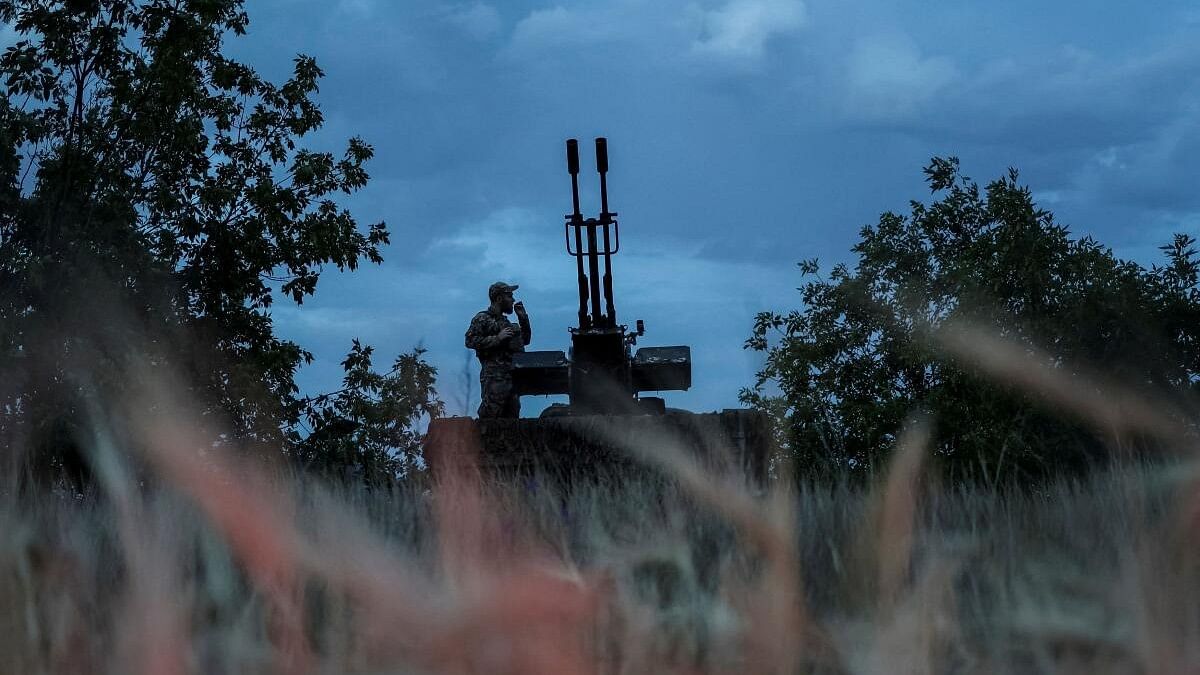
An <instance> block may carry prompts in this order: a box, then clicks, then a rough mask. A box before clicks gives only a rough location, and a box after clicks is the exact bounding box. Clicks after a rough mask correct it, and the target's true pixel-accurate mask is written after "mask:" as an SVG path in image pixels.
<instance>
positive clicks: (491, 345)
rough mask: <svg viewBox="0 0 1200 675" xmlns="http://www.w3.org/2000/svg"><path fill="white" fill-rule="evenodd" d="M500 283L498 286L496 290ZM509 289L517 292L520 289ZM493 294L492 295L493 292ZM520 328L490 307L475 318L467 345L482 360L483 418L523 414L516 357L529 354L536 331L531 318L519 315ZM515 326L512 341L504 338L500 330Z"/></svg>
mask: <svg viewBox="0 0 1200 675" xmlns="http://www.w3.org/2000/svg"><path fill="white" fill-rule="evenodd" d="M496 285H499V284H494V285H493V288H494V287H495V286H496ZM509 288H512V289H516V286H510V287H509ZM489 294H490V293H489ZM517 320H518V321H519V322H520V325H519V326H514V325H513V324H512V323H511V322H510V321H509V320H508V319H507V318H506V317H505V315H504V313H503V312H500V311H498V310H496V309H495V308H494V307H489V308H488V309H485V310H484V311H482V312H479V313H478V314H476V315H475V318H473V319H471V326H470V328H468V329H467V335H466V345H467V348H468V349H474V350H475V355H476V356H477V357H479V365H480V370H479V393H480V398H481V399H482V400H481V401H480V403H479V419H487V418H496V417H508V418H514V419H515V418H517V417H519V416H520V414H521V400H520V397H519V396H517V395H516V394H514V393H513V381H512V355H513V352H523V351H525V345H527V344H529V341H530V339H531V338H532V336H533V331H532V330H531V329H530V326H529V318H528V317H521V316H519V315H518V317H517ZM509 326H512V327H513V328H514V329H518V330H517V331H516V333H515V334H514V335H513V336H512V337H511V338H509V339H507V340H503V339H501V338H500V331H502V330H504V329H505V328H507V327H509Z"/></svg>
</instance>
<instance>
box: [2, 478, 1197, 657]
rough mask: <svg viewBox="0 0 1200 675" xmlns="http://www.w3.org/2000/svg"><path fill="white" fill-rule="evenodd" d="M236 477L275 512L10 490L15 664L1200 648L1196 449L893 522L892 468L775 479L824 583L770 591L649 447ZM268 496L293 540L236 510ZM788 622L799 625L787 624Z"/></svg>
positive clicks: (164, 493)
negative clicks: (482, 466)
mask: <svg viewBox="0 0 1200 675" xmlns="http://www.w3.org/2000/svg"><path fill="white" fill-rule="evenodd" d="M231 466H233V465H231ZM219 475H221V476H222V478H221V480H223V481H226V484H225V485H224V489H228V490H233V491H239V490H254V491H255V492H256V498H257V499H265V500H267V501H268V502H269V503H270V504H273V505H274V506H273V508H272V509H271V510H273V511H274V512H273V513H268V512H267V511H265V510H262V509H257V508H248V510H247V511H246V512H243V513H238V514H235V517H234V519H233V521H231V522H232V523H233V524H230V523H226V524H224V525H222V524H221V521H220V518H219V517H216V518H215V517H214V515H213V513H212V509H213V506H212V505H208V506H206V505H205V504H206V503H207V502H206V500H205V499H204V498H203V497H199V498H198V496H197V495H195V494H191V493H190V492H189V488H187V487H186V486H182V485H179V484H177V483H175V482H172V481H166V482H158V481H152V482H143V483H141V484H140V485H138V486H136V487H129V488H127V490H126V492H125V493H124V494H122V495H119V498H118V496H114V495H112V494H105V493H104V492H103V491H100V492H97V493H96V494H93V495H91V496H88V497H86V498H85V497H79V496H77V495H69V494H63V493H56V492H52V491H43V492H37V493H26V494H25V495H23V496H20V497H18V496H16V495H15V494H14V493H13V492H11V491H9V492H6V493H5V498H4V499H3V501H2V502H0V532H2V533H3V534H2V535H0V654H4V658H3V663H2V664H0V671H3V672H12V673H73V672H79V673H84V672H88V673H95V672H156V673H157V672H202V673H257V672H319V673H326V672H328V673H334V672H363V673H382V672H395V673H410V672H429V673H433V672H446V673H467V672H479V673H484V672H487V673H498V672H514V673H516V672H547V673H549V672H628V673H634V672H639V673H640V672H679V673H684V672H687V673H708V672H712V673H733V672H764V673H765V672H780V673H784V672H787V673H791V672H846V673H897V672H912V673H977V672H978V673H984V672H987V673H1041V672H1044V673H1060V672H1061V673H1066V672H1114V673H1116V672H1120V673H1138V672H1185V671H1189V669H1190V668H1191V667H1193V666H1194V664H1195V663H1200V660H1197V657H1200V653H1197V652H1198V651H1200V603H1198V602H1197V600H1198V599H1200V597H1198V591H1200V564H1198V563H1200V551H1198V550H1197V548H1196V546H1195V545H1194V542H1195V541H1196V537H1195V533H1194V532H1193V530H1194V529H1195V527H1196V522H1195V515H1196V513H1195V512H1194V511H1195V509H1194V504H1195V493H1194V490H1195V480H1196V473H1195V471H1194V469H1193V467H1192V466H1190V465H1188V464H1185V463H1178V462H1177V463H1159V464H1151V463H1140V464H1129V465H1123V466H1114V467H1113V468H1111V469H1110V470H1108V471H1104V472H1099V473H1097V474H1095V475H1093V476H1092V477H1090V478H1087V479H1077V480H1073V481H1064V482H1061V483H1057V484H1052V485H1048V486H1045V487H1043V488H1041V489H1039V490H1037V491H1026V492H1017V491H1009V492H1004V493H1000V492H994V491H989V490H987V489H985V488H982V487H978V486H974V487H961V488H944V489H938V488H937V487H936V486H934V485H930V484H924V483H922V484H912V485H909V486H908V487H907V488H904V489H901V490H900V492H899V493H898V494H900V495H901V496H900V497H899V499H901V500H907V501H906V502H905V503H907V504H909V505H910V506H911V513H912V518H911V523H909V526H910V529H911V532H910V533H908V535H906V536H907V538H904V537H902V536H900V535H897V534H896V533H895V532H887V531H885V530H887V529H888V528H893V529H894V528H896V527H901V526H900V525H897V524H896V523H891V522H889V520H888V519H887V518H884V517H882V516H883V514H884V513H885V511H889V510H890V511H891V512H894V511H895V510H896V505H895V503H894V500H895V499H897V497H895V496H894V495H893V496H891V497H890V499H891V500H893V501H892V502H888V499H889V497H888V495H887V494H886V493H887V491H886V490H884V489H882V488H881V489H879V490H871V489H867V488H857V487H852V486H849V485H833V486H830V485H822V486H818V485H802V486H800V488H799V489H798V490H795V491H791V492H788V493H786V494H784V495H783V496H782V497H779V496H759V497H755V498H753V500H754V503H755V504H756V507H757V508H760V509H761V510H762V514H763V515H762V517H763V519H764V521H766V522H786V521H779V520H778V519H776V520H775V521H772V520H771V518H772V516H771V515H770V509H769V503H770V502H771V500H772V499H775V500H778V499H780V498H782V499H786V500H787V504H788V511H789V513H790V515H791V516H792V518H791V522H792V524H791V525H789V526H788V529H787V530H786V535H787V537H788V539H789V545H791V546H793V547H794V551H795V553H796V555H795V557H794V558H793V559H792V561H793V564H794V565H795V569H791V570H787V571H786V573H787V574H790V575H792V579H793V580H794V582H795V583H798V584H799V588H800V589H802V592H801V593H800V597H796V598H792V599H789V598H787V597H786V593H784V597H783V601H784V602H783V604H784V605H786V606H785V607H784V610H786V611H785V613H784V614H778V613H777V610H772V609H771V608H772V607H777V605H779V602H778V600H779V598H778V597H776V592H777V591H779V590H780V588H781V586H786V585H787V584H788V583H791V582H789V581H788V580H787V579H783V578H781V577H780V576H779V575H780V574H781V573H780V572H779V570H775V569H773V568H772V565H771V560H770V556H769V555H767V553H768V552H767V551H765V550H764V546H763V544H762V542H761V541H759V540H756V539H754V538H753V537H748V536H746V533H745V532H744V531H743V529H742V528H739V527H736V526H735V525H734V524H732V523H731V521H730V519H729V518H728V517H727V516H728V515H729V514H728V513H725V512H723V510H722V506H721V505H720V504H719V503H714V502H713V501H712V500H708V499H701V498H697V496H696V495H695V494H694V493H692V492H690V491H688V492H685V491H684V490H683V489H682V488H681V487H680V486H679V485H678V483H677V482H674V481H669V480H663V479H661V478H659V477H656V476H655V475H654V474H652V473H651V472H646V473H645V474H642V475H638V476H628V477H625V479H624V480H618V477H615V476H610V477H607V478H601V479H599V480H597V481H596V482H595V483H593V484H590V485H584V486H577V487H576V489H575V490H574V491H572V492H571V493H570V494H565V493H563V492H561V491H559V490H556V489H555V488H553V487H552V482H551V481H549V480H543V481H539V480H537V478H536V477H535V478H533V479H529V480H525V481H520V482H517V483H511V484H509V483H501V482H484V483H474V482H470V481H468V482H466V483H464V484H463V485H451V486H447V485H445V484H444V483H442V482H433V481H428V480H414V481H411V482H410V483H409V484H406V485H401V486H397V487H394V488H391V489H386V490H367V489H364V488H353V489H352V488H346V487H339V488H332V487H329V486H325V485H319V484H316V483H315V482H312V481H306V480H301V479H298V478H296V477H294V476H290V477H281V476H279V475H275V476H273V477H272V478H269V479H261V481H260V480H259V479H254V480H251V479H250V478H249V476H250V474H249V473H247V472H246V471H245V470H244V467H241V468H239V469H238V470H235V471H230V472H229V473H227V474H219ZM201 489H208V488H201ZM464 494H467V495H468V497H467V498H464V497H463V495H464ZM256 503H257V502H255V501H253V500H251V501H248V502H247V504H251V505H253V504H256ZM885 504H887V506H886V507H885V506H884V505H885ZM255 519H258V520H261V521H262V522H261V523H259V526H261V527H265V528H268V529H269V531H271V532H273V533H274V534H275V535H277V536H278V537H279V542H280V547H281V548H280V549H279V550H278V551H274V552H268V553H263V552H262V551H258V552H257V553H256V552H255V551H249V550H246V549H247V546H251V545H252V544H253V542H248V541H244V540H239V538H238V536H237V535H231V531H230V530H229V528H230V527H235V528H236V527H242V526H243V525H244V522H243V521H251V520H255ZM250 531H257V530H255V529H253V528H251V530H250ZM239 542H240V543H239ZM454 542H457V543H456V544H455V545H454V546H449V547H448V545H449V544H451V543H454ZM896 542H904V543H903V544H897V543H896ZM898 545H899V546H901V548H902V550H901V551H900V558H899V559H900V562H896V561H897V556H896V550H895V547H896V546H898ZM255 555H258V556H259V558H254V556H255ZM271 555H278V556H281V557H283V558H286V559H280V560H270V559H268V558H269V556H271ZM264 556H266V557H264ZM451 557H453V559H450V558H451ZM881 565H887V566H891V567H893V568H895V569H893V570H891V571H890V572H888V571H887V570H883V572H884V573H881ZM256 566H257V567H256ZM898 566H899V567H898ZM256 569H257V570H258V571H255V570H256ZM885 586H887V587H888V588H884V587H885ZM293 601H294V602H293ZM773 603H774V604H773ZM793 605H794V607H793ZM793 609H794V610H795V611H794V612H792V610H793ZM768 610H770V611H768ZM772 611H776V613H775V614H772V613H771V612H772ZM789 612H790V613H789ZM764 617H765V618H764ZM772 617H774V618H772ZM289 626H290V627H291V628H289ZM293 629H294V630H293ZM289 631H292V632H289ZM767 633H770V634H771V636H772V637H771V640H770V641H769V642H771V644H774V646H775V647H779V646H780V645H779V642H780V641H783V642H785V643H786V642H789V641H791V647H792V648H791V649H774V648H773V647H772V646H771V644H766V643H764V640H763V639H762V636H763V635H764V634H767ZM789 636H790V637H789ZM764 650H765V651H764Z"/></svg>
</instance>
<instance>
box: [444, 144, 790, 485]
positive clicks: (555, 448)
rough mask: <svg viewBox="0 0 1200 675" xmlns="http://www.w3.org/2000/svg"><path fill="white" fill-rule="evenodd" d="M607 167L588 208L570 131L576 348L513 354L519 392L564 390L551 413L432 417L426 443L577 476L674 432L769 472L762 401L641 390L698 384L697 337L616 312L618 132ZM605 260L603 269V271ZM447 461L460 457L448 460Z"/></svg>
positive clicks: (500, 463) (715, 456)
mask: <svg viewBox="0 0 1200 675" xmlns="http://www.w3.org/2000/svg"><path fill="white" fill-rule="evenodd" d="M596 170H597V172H598V173H599V176H600V215H599V216H598V217H596V218H585V217H584V215H583V213H582V211H580V204H579V143H578V142H577V141H576V140H575V139H570V140H568V141H567V172H568V174H570V176H571V201H572V206H573V210H572V212H571V213H570V214H567V215H566V216H565V222H564V224H563V233H564V244H565V248H566V250H567V253H568V254H569V255H570V256H572V257H574V258H575V271H576V277H577V282H578V289H579V316H578V319H579V321H578V325H577V326H575V327H572V328H570V329H569V332H570V336H571V346H570V351H569V353H564V352H562V351H531V352H518V353H515V354H513V371H512V375H513V387H514V389H515V391H516V392H517V394H518V395H523V396H525V395H562V394H566V395H567V396H568V397H569V404H567V405H561V404H556V405H553V406H550V407H549V408H547V409H546V410H545V411H543V413H542V416H541V419H516V420H513V419H489V420H478V421H476V420H472V419H470V418H465V417H459V418H448V419H438V420H433V421H432V422H431V423H430V426H429V435H428V437H427V439H426V444H425V453H426V459H427V461H429V463H430V465H431V466H432V467H433V468H434V469H435V470H438V467H439V466H453V465H461V463H462V462H463V461H466V462H469V463H470V462H475V461H477V460H478V461H479V462H480V463H481V464H482V465H483V468H485V469H486V470H488V471H489V472H493V473H496V474H499V475H510V476H511V475H514V474H519V473H522V472H527V471H529V470H531V469H549V470H550V471H551V472H552V473H556V474H558V475H561V476H566V477H568V478H569V480H570V481H574V480H577V479H579V478H581V477H582V478H585V479H586V478H587V477H588V476H594V475H596V473H597V472H598V471H599V470H601V469H602V468H604V469H607V470H608V472H609V473H610V474H611V470H613V469H615V470H616V471H617V472H618V473H620V472H623V471H627V470H629V467H632V466H634V465H635V464H636V462H632V461H631V453H630V452H629V448H630V447H631V446H634V445H636V444H642V443H645V442H646V439H651V438H658V439H660V440H661V439H665V438H669V439H670V442H672V443H675V444H677V445H682V446H684V447H686V448H688V449H689V450H690V451H692V452H694V453H695V454H697V455H698V456H700V457H702V458H703V459H704V460H705V461H706V462H707V463H709V464H710V465H712V464H721V465H724V466H726V467H727V468H728V463H729V462H730V461H733V462H736V463H737V464H739V465H740V467H739V468H738V470H740V471H742V472H744V473H745V475H746V476H747V478H748V479H750V480H752V481H754V482H758V483H762V482H763V481H764V480H765V477H766V458H767V456H768V455H769V448H770V447H771V444H772V434H771V430H770V422H769V420H768V419H767V416H766V415H765V414H763V413H759V412H754V411H749V410H725V411H723V412H720V413H708V414H695V413H689V412H683V411H677V410H667V408H666V406H665V404H664V402H663V399H662V398H659V397H647V396H642V395H641V394H642V393H643V392H659V391H675V390H686V389H688V388H689V387H691V384H692V362H691V348H690V347H686V346H670V347H641V348H639V349H637V350H636V351H635V350H634V347H635V346H636V345H637V339H638V338H639V337H641V336H642V335H644V334H645V324H644V323H643V321H642V320H641V319H638V320H637V321H636V322H635V324H634V330H629V327H628V326H626V325H624V324H619V323H617V310H616V305H615V303H614V300H613V284H612V278H613V277H612V257H613V256H614V255H616V254H617V252H618V251H620V248H621V230H620V225H619V224H618V222H617V214H616V213H615V212H612V211H609V210H608V142H607V140H606V139H604V138H597V139H596ZM601 263H603V273H601ZM447 462H449V463H450V464H449V465H448V464H447Z"/></svg>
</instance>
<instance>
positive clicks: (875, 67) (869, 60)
mask: <svg viewBox="0 0 1200 675" xmlns="http://www.w3.org/2000/svg"><path fill="white" fill-rule="evenodd" d="M956 79H958V70H957V68H956V67H955V65H954V62H953V61H951V60H950V59H949V58H947V57H944V56H925V55H924V54H922V53H921V51H920V49H919V48H918V47H917V45H916V44H915V43H914V42H913V41H912V40H911V39H908V38H896V37H876V38H871V39H863V40H859V41H858V42H857V43H856V44H855V45H854V47H853V49H852V50H851V51H850V55H849V58H848V60H847V63H846V76H845V101H844V105H845V114H846V115H847V116H849V117H851V118H859V119H868V120H871V119H894V118H897V117H909V116H912V115H914V114H915V113H916V112H918V111H919V110H920V109H921V108H922V107H923V106H924V105H926V104H927V103H929V102H931V101H933V100H934V99H935V98H937V97H938V95H939V94H940V93H941V92H942V91H944V90H945V89H946V88H947V87H948V86H949V85H950V84H952V83H953V82H954V81H955V80H956Z"/></svg>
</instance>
